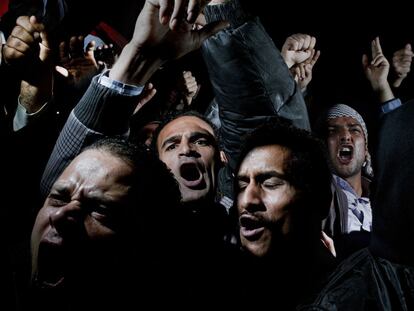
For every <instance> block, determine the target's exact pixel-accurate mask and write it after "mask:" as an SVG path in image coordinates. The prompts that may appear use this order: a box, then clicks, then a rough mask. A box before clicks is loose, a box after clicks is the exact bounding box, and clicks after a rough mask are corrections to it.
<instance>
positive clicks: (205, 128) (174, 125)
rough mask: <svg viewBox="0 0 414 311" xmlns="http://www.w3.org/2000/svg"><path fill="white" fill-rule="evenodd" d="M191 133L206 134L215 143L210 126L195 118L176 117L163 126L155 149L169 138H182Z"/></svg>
mask: <svg viewBox="0 0 414 311" xmlns="http://www.w3.org/2000/svg"><path fill="white" fill-rule="evenodd" d="M191 133H202V134H208V135H209V136H211V137H212V138H214V140H215V141H217V139H216V137H215V134H214V130H213V128H212V127H211V125H210V124H208V123H207V122H206V121H204V120H202V119H200V118H198V117H196V116H182V117H178V118H176V119H174V120H172V121H171V122H169V123H168V124H166V125H165V126H164V128H163V129H162V130H161V131H160V133H159V135H158V139H157V147H159V146H161V145H162V143H163V142H164V141H165V140H166V139H168V138H169V137H171V136H184V135H190V134H191Z"/></svg>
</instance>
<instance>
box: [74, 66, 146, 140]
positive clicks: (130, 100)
mask: <svg viewBox="0 0 414 311" xmlns="http://www.w3.org/2000/svg"><path fill="white" fill-rule="evenodd" d="M104 75H105V73H104V74H102V75H98V76H95V77H94V78H93V79H92V82H91V84H90V86H89V88H88V90H87V91H86V93H85V94H84V95H83V97H82V99H81V100H80V102H79V103H78V105H76V107H75V108H74V113H75V116H76V117H77V118H78V120H79V121H81V122H82V123H83V124H84V125H85V126H86V127H88V128H89V129H92V130H94V131H96V132H99V133H103V134H104V135H120V134H123V133H125V132H126V131H127V130H128V122H129V118H130V117H131V115H132V113H133V112H134V109H135V107H136V105H137V103H138V95H139V94H140V93H141V91H142V89H141V90H135V88H136V87H135V86H132V85H126V84H123V83H120V82H118V81H116V82H117V83H120V84H122V85H123V86H120V85H118V86H119V87H112V84H111V86H107V84H102V83H100V82H102V81H106V82H103V83H107V82H114V80H111V79H109V78H108V79H109V80H105V78H102V77H104ZM130 91H132V92H130Z"/></svg>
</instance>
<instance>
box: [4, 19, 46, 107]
mask: <svg viewBox="0 0 414 311" xmlns="http://www.w3.org/2000/svg"><path fill="white" fill-rule="evenodd" d="M51 55H52V51H51V49H50V44H49V40H48V36H47V33H46V31H45V27H44V25H43V24H42V23H39V22H38V21H37V19H36V17H35V16H30V17H29V16H20V17H19V18H18V19H17V21H16V26H15V27H14V28H13V31H12V33H11V35H10V36H9V38H8V39H7V42H6V44H5V46H4V47H3V57H4V61H5V62H6V63H7V64H9V65H11V66H14V67H15V68H16V70H18V71H19V72H21V77H22V83H21V92H20V103H21V104H22V105H23V106H24V107H25V109H26V110H27V112H28V113H34V112H36V111H37V110H38V109H40V108H41V107H42V106H43V105H44V104H45V102H46V101H48V100H49V99H50V97H51V96H52V86H53V74H52V67H51Z"/></svg>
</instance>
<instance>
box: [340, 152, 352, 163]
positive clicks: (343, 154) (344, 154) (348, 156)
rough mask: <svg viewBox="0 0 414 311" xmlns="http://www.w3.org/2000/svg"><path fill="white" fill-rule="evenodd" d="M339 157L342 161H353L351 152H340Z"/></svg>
mask: <svg viewBox="0 0 414 311" xmlns="http://www.w3.org/2000/svg"><path fill="white" fill-rule="evenodd" d="M339 157H340V158H341V160H344V161H350V160H351V159H352V152H350V151H341V152H339Z"/></svg>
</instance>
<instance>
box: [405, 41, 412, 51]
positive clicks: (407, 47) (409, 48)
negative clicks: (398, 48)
mask: <svg viewBox="0 0 414 311" xmlns="http://www.w3.org/2000/svg"><path fill="white" fill-rule="evenodd" d="M405 49H406V50H407V51H412V49H411V44H410V43H407V44H406V45H405Z"/></svg>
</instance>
